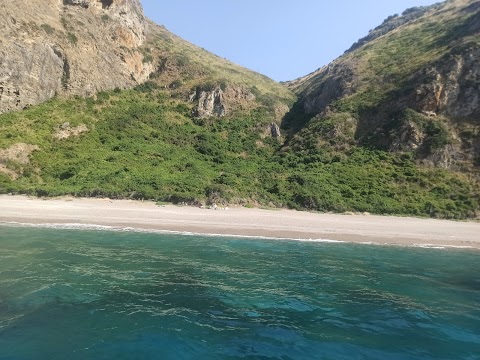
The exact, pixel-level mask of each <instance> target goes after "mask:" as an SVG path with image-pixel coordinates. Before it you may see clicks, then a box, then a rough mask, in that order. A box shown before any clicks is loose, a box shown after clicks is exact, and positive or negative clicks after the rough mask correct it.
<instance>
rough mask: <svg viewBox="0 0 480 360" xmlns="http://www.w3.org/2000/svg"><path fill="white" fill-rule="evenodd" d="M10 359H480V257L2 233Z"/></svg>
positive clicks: (3, 327)
mask: <svg viewBox="0 0 480 360" xmlns="http://www.w3.org/2000/svg"><path fill="white" fill-rule="evenodd" d="M0 359H9V360H10V359H11V360H13V359H15V360H17V359H18V360H19V359H49V360H51V359H283V360H286V359H335V360H337V359H393V360H395V359H456V360H457V359H469V360H473V359H480V253H479V252H475V251H462V250H450V251H446V250H432V249H413V248H398V247H380V246H366V245H353V244H324V243H308V242H296V241H273V240H254V239H237V238H209V237H199V236H181V235H162V234H145V233H125V232H123V233H122V232H118V233H115V232H108V231H78V230H58V229H34V228H13V227H0Z"/></svg>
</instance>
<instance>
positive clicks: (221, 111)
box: [190, 87, 227, 118]
mask: <svg viewBox="0 0 480 360" xmlns="http://www.w3.org/2000/svg"><path fill="white" fill-rule="evenodd" d="M190 101H191V102H195V103H196V106H195V108H194V110H193V114H194V116H195V117H198V118H204V117H209V116H218V117H221V116H225V115H226V114H227V108H226V104H225V97H224V94H223V91H222V89H220V88H218V87H217V88H215V89H213V90H210V91H208V90H201V89H197V90H196V91H195V92H194V93H193V94H192V95H190Z"/></svg>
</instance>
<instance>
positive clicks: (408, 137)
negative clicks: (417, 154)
mask: <svg viewBox="0 0 480 360" xmlns="http://www.w3.org/2000/svg"><path fill="white" fill-rule="evenodd" d="M424 139H425V134H424V133H423V131H422V130H421V129H420V127H419V126H418V125H417V124H415V123H414V122H412V121H410V122H407V123H405V124H403V126H401V127H400V129H398V131H397V133H396V134H392V141H391V144H390V148H389V150H390V151H393V152H396V151H416V150H417V149H419V148H420V146H421V145H422V143H423V140H424Z"/></svg>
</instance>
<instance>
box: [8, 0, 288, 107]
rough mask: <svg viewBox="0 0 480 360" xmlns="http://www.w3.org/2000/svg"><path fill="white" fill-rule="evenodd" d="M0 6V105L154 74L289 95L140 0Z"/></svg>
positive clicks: (231, 96)
mask: <svg viewBox="0 0 480 360" xmlns="http://www.w3.org/2000/svg"><path fill="white" fill-rule="evenodd" d="M0 11H1V12H2V15H1V16H0V26H2V29H5V30H4V31H2V34H0V56H1V59H2V63H1V67H0V113H1V112H8V111H12V110H21V109H24V108H25V107H28V106H31V105H36V104H39V103H42V102H44V101H45V100H48V99H51V98H53V97H54V96H72V95H79V96H91V95H94V94H96V93H97V92H99V91H103V90H113V89H115V88H119V89H126V88H132V87H134V86H135V85H139V84H142V83H144V82H145V81H147V80H149V79H152V78H154V79H157V83H161V84H162V85H164V86H167V87H170V88H173V87H175V88H179V87H181V86H179V85H180V84H181V83H185V84H184V85H185V86H183V87H182V88H183V89H187V88H188V90H190V89H191V88H193V87H194V86H196V85H198V84H210V86H216V85H219V84H223V85H224V86H225V85H227V83H234V84H235V86H234V87H235V89H234V90H231V91H230V92H228V91H227V92H226V94H224V97H225V98H226V100H227V102H228V100H232V102H238V101H240V102H242V100H245V99H246V100H248V99H249V98H252V95H253V94H252V93H251V88H254V87H256V88H254V89H253V90H254V92H255V93H256V94H257V95H261V96H264V97H266V98H269V97H271V98H272V99H271V101H272V102H275V99H274V98H275V97H276V96H278V97H281V98H284V99H285V100H286V101H287V102H289V101H292V99H293V96H292V94H291V93H289V91H288V90H286V89H285V88H283V87H282V86H280V85H279V84H277V83H276V82H274V81H272V80H270V79H268V78H266V77H264V76H262V75H259V74H256V73H254V72H252V71H248V70H246V69H243V68H241V67H240V66H236V65H234V64H232V63H230V62H228V61H226V60H224V59H221V58H219V57H217V56H215V55H213V54H211V53H208V52H207V51H204V50H202V49H200V48H198V47H196V46H193V45H192V44H189V43H188V42H186V41H184V40H182V39H180V38H178V37H176V36H175V35H173V34H171V33H170V32H168V31H167V30H166V29H165V28H163V27H160V26H157V25H155V24H153V23H152V22H150V21H149V20H148V19H146V18H145V16H144V14H143V9H142V6H141V4H140V1H139V0H28V1H27V0H18V1H17V0H15V1H13V0H6V1H2V4H0ZM177 90H178V89H177ZM242 97H243V98H245V99H241V98H242ZM225 106H226V105H225ZM284 111H285V110H284Z"/></svg>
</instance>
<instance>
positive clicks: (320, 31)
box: [141, 0, 438, 81]
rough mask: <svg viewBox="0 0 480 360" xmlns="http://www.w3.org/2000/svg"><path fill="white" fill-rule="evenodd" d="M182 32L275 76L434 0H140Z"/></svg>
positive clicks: (319, 60)
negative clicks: (389, 18)
mask: <svg viewBox="0 0 480 360" xmlns="http://www.w3.org/2000/svg"><path fill="white" fill-rule="evenodd" d="M141 1H142V4H143V7H144V9H145V14H146V15H147V17H149V18H150V19H152V20H153V21H155V22H156V23H157V24H160V25H164V26H165V27H166V28H167V29H168V30H170V31H172V32H174V33H175V34H177V35H179V36H181V37H182V38H184V39H186V40H188V41H190V42H192V43H194V44H196V45H198V46H200V47H203V48H205V49H206V50H209V51H211V52H213V53H215V54H217V55H219V56H221V57H224V58H227V59H229V60H230V61H233V62H234V63H236V64H239V65H242V66H245V67H247V68H250V69H252V70H255V71H258V72H260V73H262V74H265V75H267V76H269V77H271V78H273V79H275V80H278V81H284V80H292V79H295V78H297V77H299V76H303V75H306V74H308V73H310V72H312V71H314V70H316V69H318V68H319V67H321V66H323V65H325V64H327V63H329V62H330V61H332V60H334V59H335V58H337V57H338V56H340V55H341V54H343V52H344V51H345V50H347V49H348V48H349V47H350V46H351V45H352V44H353V43H354V42H355V41H357V40H358V39H359V38H361V37H363V36H365V35H366V34H367V33H368V31H369V30H370V29H373V28H374V27H376V26H378V25H379V24H380V23H381V22H382V21H383V20H384V19H385V18H387V17H388V16H389V15H393V14H397V13H402V12H403V11H404V10H405V9H407V8H409V7H412V6H422V5H431V4H433V3H436V2H438V1H435V0H333V1H332V0H323V1H322V0H201V1H198V0H183V1H172V0H170V1H161V0H141Z"/></svg>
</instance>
